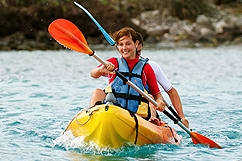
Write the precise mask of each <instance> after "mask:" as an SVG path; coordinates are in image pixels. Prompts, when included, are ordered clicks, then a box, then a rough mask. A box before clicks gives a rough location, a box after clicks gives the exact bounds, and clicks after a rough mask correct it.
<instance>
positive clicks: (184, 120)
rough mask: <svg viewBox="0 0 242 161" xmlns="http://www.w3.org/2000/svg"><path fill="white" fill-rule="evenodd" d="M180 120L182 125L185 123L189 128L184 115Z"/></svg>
mask: <svg viewBox="0 0 242 161" xmlns="http://www.w3.org/2000/svg"><path fill="white" fill-rule="evenodd" d="M181 122H182V124H183V125H185V126H186V127H187V128H189V121H188V120H187V119H186V118H185V117H183V118H181Z"/></svg>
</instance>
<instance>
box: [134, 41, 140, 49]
mask: <svg viewBox="0 0 242 161" xmlns="http://www.w3.org/2000/svg"><path fill="white" fill-rule="evenodd" d="M134 45H135V48H137V47H138V46H139V40H136V42H135V44H134Z"/></svg>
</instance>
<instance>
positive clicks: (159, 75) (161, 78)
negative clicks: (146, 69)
mask: <svg viewBox="0 0 242 161" xmlns="http://www.w3.org/2000/svg"><path fill="white" fill-rule="evenodd" d="M148 63H149V65H150V66H151V67H152V69H153V70H154V72H155V75H156V80H157V82H158V83H159V84H160V85H161V87H162V88H163V89H164V90H165V91H166V92H168V91H169V90H171V88H172V84H171V82H170V81H169V80H168V78H167V77H166V75H165V73H164V72H163V71H162V69H161V67H160V66H159V65H158V64H157V63H156V62H155V61H152V60H149V61H148Z"/></svg>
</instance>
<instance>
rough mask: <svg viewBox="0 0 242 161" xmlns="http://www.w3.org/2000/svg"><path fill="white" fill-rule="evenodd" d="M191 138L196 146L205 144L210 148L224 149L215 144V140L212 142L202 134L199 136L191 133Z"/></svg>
mask: <svg viewBox="0 0 242 161" xmlns="http://www.w3.org/2000/svg"><path fill="white" fill-rule="evenodd" d="M190 136H191V138H192V141H193V143H194V144H204V145H208V146H209V147H210V148H218V149H222V147H221V146H219V145H218V144H217V143H215V142H214V141H213V140H211V139H209V138H207V137H205V136H203V135H201V134H198V133H196V132H191V133H190Z"/></svg>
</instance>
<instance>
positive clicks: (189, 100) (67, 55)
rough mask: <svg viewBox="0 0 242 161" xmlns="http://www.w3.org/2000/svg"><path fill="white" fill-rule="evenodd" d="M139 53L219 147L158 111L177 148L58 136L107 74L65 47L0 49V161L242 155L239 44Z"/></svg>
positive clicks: (106, 53)
mask: <svg viewBox="0 0 242 161" xmlns="http://www.w3.org/2000/svg"><path fill="white" fill-rule="evenodd" d="M96 54H97V55H99V56H100V57H101V58H103V59H106V58H108V57H111V56H118V55H119V54H118V53H117V51H116V50H115V49H113V48H109V49H97V50H96ZM143 56H145V57H149V58H150V59H152V60H155V61H156V62H158V63H159V65H160V66H161V67H162V69H163V71H164V72H165V74H166V75H167V77H168V78H169V79H170V81H171V82H172V84H173V85H174V87H176V89H177V90H178V91H179V94H180V96H181V100H182V103H183V108H184V112H185V115H186V117H187V119H189V121H190V128H192V129H193V131H197V132H198V133H200V134H202V135H205V136H207V137H208V138H210V139H212V140H214V141H215V142H217V143H218V144H220V145H221V146H222V147H223V149H210V148H208V147H205V146H203V145H194V144H193V143H192V141H191V139H190V137H189V135H188V134H187V133H186V132H184V130H182V129H181V128H180V127H179V126H177V125H174V124H173V122H171V121H170V120H169V118H167V117H166V116H165V115H163V114H162V113H160V116H161V117H162V118H163V119H164V120H165V121H166V122H168V123H170V124H171V125H172V126H173V127H174V128H175V129H176V130H177V131H178V133H179V134H180V135H181V136H182V137H183V140H182V143H181V145H180V146H175V145H161V144H156V145H145V146H141V147H139V146H135V145H130V146H127V147H122V148H120V149H99V148H98V147H96V146H95V145H86V144H85V143H83V142H82V140H81V139H80V140H77V139H75V138H72V137H71V136H68V135H66V136H65V135H62V132H63V130H64V129H65V128H66V126H67V124H68V122H69V121H70V120H71V119H72V118H73V117H74V116H75V115H76V114H77V113H78V111H80V110H81V109H83V108H87V107H88V103H89V98H90V95H91V92H92V90H93V89H94V88H96V87H100V88H103V87H105V86H106V85H107V80H106V78H101V79H93V78H91V77H90V76H89V72H90V70H91V69H92V68H93V67H95V66H96V65H98V64H99V63H98V62H97V61H96V60H95V59H94V58H92V57H89V56H87V55H85V54H81V53H77V52H73V51H69V50H61V51H1V52H0V157H1V160H28V161H29V160H59V161H61V160H67V161H69V160H70V161H72V160H115V161H116V160H125V161H126V160H130V161H134V160H142V161H143V160H145V161H146V160H206V161H207V160H233V161H234V160H236V161H237V160H242V154H241V152H242V105H241V104H242V101H241V98H242V83H241V82H242V63H241V61H242V47H240V46H231V47H218V48H200V49H190V48H178V49H145V50H144V51H143ZM163 95H164V97H165V99H166V100H167V102H170V101H169V99H168V97H167V95H166V94H165V93H164V92H163Z"/></svg>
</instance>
